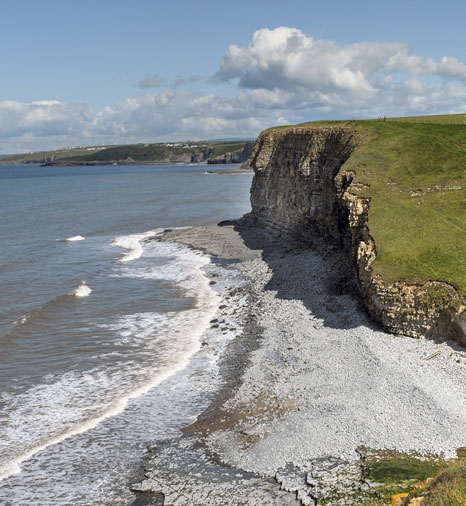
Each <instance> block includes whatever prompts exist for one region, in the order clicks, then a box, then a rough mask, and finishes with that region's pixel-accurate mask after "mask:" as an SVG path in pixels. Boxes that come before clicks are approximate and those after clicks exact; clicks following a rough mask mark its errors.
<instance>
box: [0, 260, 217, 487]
mask: <svg viewBox="0 0 466 506" xmlns="http://www.w3.org/2000/svg"><path fill="white" fill-rule="evenodd" d="M209 262H210V257H207V256H205V262H204V263H203V264H198V265H196V268H197V269H198V271H199V274H200V276H199V279H200V281H201V282H202V285H203V286H200V287H199V292H200V295H199V297H200V298H201V293H203V294H204V295H206V296H207V297H208V301H205V300H204V301H203V304H202V308H203V315H202V317H201V318H200V320H199V321H198V323H197V325H195V326H194V328H193V332H192V334H191V336H192V339H191V341H192V342H191V346H190V348H188V349H187V350H186V352H185V354H184V356H183V357H180V360H179V361H178V363H177V364H176V365H175V366H173V367H171V368H170V369H169V370H167V371H165V372H160V373H159V374H157V375H156V376H155V377H154V378H152V379H151V380H150V381H148V382H147V383H145V384H143V385H141V386H139V387H138V388H136V389H135V390H133V391H131V392H129V393H128V394H127V395H126V396H124V397H122V398H120V399H118V400H117V401H115V402H114V403H113V406H112V407H111V408H109V409H108V410H107V411H106V412H105V413H102V414H100V415H97V416H95V417H93V418H90V419H89V420H86V421H84V422H82V423H81V424H80V425H78V426H76V427H72V428H70V429H68V430H66V431H65V432H63V433H62V434H59V435H57V436H54V437H52V438H51V439H49V440H48V441H46V442H44V443H39V444H37V445H35V446H33V447H32V448H30V449H29V450H27V451H25V452H24V453H22V454H21V455H18V456H17V457H15V458H14V459H13V460H12V461H10V462H9V463H7V464H6V465H3V466H2V467H1V468H0V481H2V480H4V479H6V478H9V477H10V476H12V475H14V474H18V473H20V472H21V463H22V462H24V461H26V460H28V459H30V458H31V457H33V456H34V455H35V454H37V453H39V452H41V451H42V450H45V449H46V448H48V447H49V446H53V445H56V444H58V443H61V442H62V441H64V440H65V439H68V438H69V437H72V436H77V435H79V434H83V433H84V432H87V431H88V430H91V429H94V428H95V427H97V425H99V424H100V423H101V422H102V421H104V420H106V419H107V418H111V417H113V416H116V415H118V414H120V413H122V412H123V411H124V410H125V408H126V406H127V405H128V402H129V401H130V400H131V399H135V398H137V397H140V396H141V395H143V394H145V393H146V392H148V391H149V390H150V389H152V388H154V387H156V386H157V385H159V384H160V383H162V381H164V380H165V379H167V378H169V377H170V376H172V375H173V374H176V373H177V372H179V371H182V370H183V369H185V368H186V367H187V366H188V364H189V361H190V359H191V357H192V356H193V355H194V354H195V353H196V352H197V351H199V350H200V349H201V339H200V338H201V336H202V334H203V333H204V331H205V330H206V329H207V328H208V327H209V322H210V320H211V319H212V318H213V316H214V314H215V313H216V312H217V310H218V308H219V305H220V300H221V297H220V296H219V295H218V294H217V293H215V292H214V290H213V289H212V288H211V287H210V286H209V280H208V278H207V277H206V275H205V274H204V272H203V271H202V267H203V266H204V265H206V264H208V263H209ZM206 302H207V303H206Z"/></svg>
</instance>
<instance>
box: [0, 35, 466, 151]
mask: <svg viewBox="0 0 466 506" xmlns="http://www.w3.org/2000/svg"><path fill="white" fill-rule="evenodd" d="M201 80H202V79H201V77H200V76H198V75H192V76H188V77H179V78H177V79H175V80H174V81H172V82H168V81H166V80H164V79H162V78H161V77H160V76H159V75H157V74H150V75H147V76H145V77H144V78H143V79H142V80H141V81H140V83H139V86H140V87H141V88H153V87H160V86H165V87H167V86H168V87H169V88H171V89H169V90H165V91H159V92H157V93H145V94H140V95H137V96H134V97H129V98H126V99H124V100H121V101H119V102H117V103H114V104H110V105H107V106H106V107H104V108H102V109H101V110H100V111H92V109H91V108H90V107H89V106H88V105H86V104H73V103H69V104H64V103H60V102H57V101H53V100H51V101H38V102H33V103H30V104H23V103H19V102H15V101H5V102H1V103H0V150H3V152H5V151H8V150H9V149H14V150H15V151H21V150H28V149H29V148H31V149H39V148H46V147H47V148H49V147H54V146H57V145H60V146H62V145H76V144H86V143H87V144H89V143H93V144H96V143H111V142H118V143H120V142H121V143H123V142H146V141H163V140H173V139H180V140H182V139H189V138H212V137H253V136H255V135H257V134H258V133H259V132H260V130H261V129H263V128H266V127H269V126H271V125H276V124H285V123H297V122H301V121H309V120H314V119H326V118H363V117H377V116H399V115H403V114H425V113H429V114H435V113H455V112H465V111H466V63H465V62H462V61H460V60H458V59H456V58H453V57H450V56H444V57H442V58H440V59H438V60H434V59H433V58H426V57H424V56H419V55H417V54H415V52H414V51H413V48H412V47H411V46H410V45H409V44H406V43H404V42H396V43H394V42H390V43H384V42H361V43H355V44H343V45H338V44H336V43H335V42H334V41H331V40H316V39H314V38H313V37H311V36H307V35H305V34H304V33H303V32H301V31H300V30H298V29H296V28H288V27H280V28H276V29H274V30H269V29H262V30H258V31H257V32H255V33H254V34H253V36H252V40H251V42H250V44H249V45H247V46H245V47H239V46H237V45H232V46H230V47H229V49H228V51H227V52H226V54H225V56H224V57H223V59H222V60H221V62H220V65H219V68H218V71H217V72H216V73H215V75H214V76H213V78H212V81H213V82H214V83H230V84H233V85H237V93H236V96H234V97H232V98H231V97H225V96H221V95H219V94H214V93H200V92H194V91H192V90H191V91H190V90H189V89H183V90H182V91H181V90H179V89H178V88H180V87H184V88H186V87H187V86H188V85H190V84H193V83H196V82H199V81H201ZM219 89H222V88H219ZM52 143H55V144H54V145H53V144H52ZM8 146H12V148H9V147H8ZM18 146H24V148H26V146H27V148H26V149H22V148H20V147H18Z"/></svg>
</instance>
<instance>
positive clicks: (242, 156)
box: [207, 141, 254, 164]
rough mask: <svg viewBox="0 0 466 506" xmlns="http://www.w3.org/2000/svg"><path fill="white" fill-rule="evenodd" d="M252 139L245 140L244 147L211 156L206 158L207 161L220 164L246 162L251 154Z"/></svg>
mask: <svg viewBox="0 0 466 506" xmlns="http://www.w3.org/2000/svg"><path fill="white" fill-rule="evenodd" d="M253 147H254V141H251V142H247V143H246V144H245V146H244V147H241V148H239V149H236V150H234V151H230V152H227V153H225V154H223V155H221V156H213V155H211V156H210V158H208V159H207V163H214V164H222V163H243V162H246V161H247V160H248V159H249V157H250V156H251V154H252V149H253Z"/></svg>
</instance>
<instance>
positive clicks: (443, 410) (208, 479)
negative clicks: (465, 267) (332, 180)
mask: <svg viewBox="0 0 466 506" xmlns="http://www.w3.org/2000/svg"><path fill="white" fill-rule="evenodd" d="M163 240H170V241H177V242H181V243H184V244H188V245H190V246H192V247H194V248H199V249H202V250H203V251H205V252H207V253H208V254H210V255H212V259H213V260H212V261H213V262H214V263H221V264H222V265H224V267H225V269H223V272H224V274H223V276H224V277H225V279H223V280H221V279H220V278H219V277H218V274H217V275H216V276H217V277H215V278H212V287H213V288H214V289H215V287H216V285H220V284H223V285H225V283H228V272H229V270H232V269H233V270H234V271H235V273H237V272H239V273H240V274H241V276H242V277H243V279H244V283H243V284H242V285H241V286H240V287H239V288H235V289H234V290H232V291H231V292H228V295H227V298H226V299H225V303H224V304H222V306H220V310H219V314H218V315H216V317H215V318H214V320H213V321H212V323H211V326H212V329H210V331H212V330H215V329H217V331H218V332H223V331H225V330H224V329H225V328H226V327H225V326H226V325H227V323H225V322H227V321H232V318H233V321H235V318H236V321H237V322H238V323H237V324H235V325H238V328H235V329H234V330H235V332H237V334H236V338H235V339H233V340H232V341H231V342H230V343H229V344H228V346H227V349H226V351H225V354H224V356H223V357H222V358H221V359H220V365H221V376H222V387H221V388H220V390H219V392H218V394H217V395H216V397H215V398H214V399H212V402H211V404H210V407H209V408H208V409H207V410H206V411H205V412H204V413H202V414H201V415H200V416H199V417H198V419H197V421H196V422H195V423H194V424H193V425H191V426H190V427H186V428H184V429H183V435H182V436H180V437H179V438H175V439H172V440H168V441H157V442H154V445H153V446H152V447H151V451H150V455H149V456H148V458H147V460H146V461H145V463H144V470H143V472H142V476H141V480H140V482H139V483H137V484H134V485H133V490H134V491H137V493H138V494H139V497H138V499H137V500H136V501H135V503H134V504H135V505H136V504H138V505H143V504H165V505H169V504H177V505H179V506H182V505H186V506H188V505H190V506H194V505H215V506H221V505H259V504H260V505H277V506H278V505H287V504H290V505H291V504H304V505H307V504H367V503H365V501H367V500H369V501H371V500H374V498H375V497H376V491H375V488H374V486H373V484H371V483H370V481H368V480H367V479H366V477H365V475H364V472H363V469H364V466H363V461H364V455H365V454H366V452H367V451H368V450H367V449H372V450H382V449H384V450H387V451H398V452H405V453H410V452H417V453H418V454H421V455H422V454H423V455H427V454H431V455H443V456H445V457H453V456H455V454H456V449H457V448H459V447H462V446H465V445H466V436H465V434H466V353H465V352H464V351H463V349H462V348H461V347H460V346H459V345H458V344H456V343H454V342H449V341H446V342H442V343H440V342H436V341H434V340H415V339H411V338H409V337H400V336H394V335H390V334H387V333H384V332H382V331H381V330H380V329H378V328H377V327H375V325H374V324H373V323H371V322H370V321H369V319H368V317H367V316H366V313H365V311H364V310H363V309H362V305H361V302H360V300H359V299H358V296H357V295H356V294H357V290H356V289H355V287H354V283H353V280H352V279H351V276H349V275H348V272H351V269H348V266H347V262H348V260H347V259H346V258H347V257H343V256H339V255H338V254H337V253H335V251H332V250H329V249H326V248H325V246H319V247H317V246H316V247H315V248H314V249H312V250H311V249H307V248H304V247H302V246H300V245H299V244H292V243H290V242H287V243H281V242H280V241H279V240H278V239H274V238H271V237H269V236H266V235H264V232H263V231H262V230H259V229H255V228H251V227H246V226H244V225H243V226H242V225H241V224H234V225H231V224H230V225H225V226H221V227H201V228H191V229H184V230H175V231H171V232H167V233H166V234H165V236H164V238H163ZM238 301H242V302H238ZM230 325H231V324H230ZM230 330H231V329H230ZM203 345H204V343H203ZM205 346H209V343H208V342H207V341H206V343H205ZM368 504H373V503H372V502H369V503H368Z"/></svg>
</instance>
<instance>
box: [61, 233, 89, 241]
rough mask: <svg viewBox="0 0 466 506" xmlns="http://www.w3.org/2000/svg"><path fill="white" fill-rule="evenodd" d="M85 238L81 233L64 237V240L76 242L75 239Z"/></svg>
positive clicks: (81, 239)
mask: <svg viewBox="0 0 466 506" xmlns="http://www.w3.org/2000/svg"><path fill="white" fill-rule="evenodd" d="M85 239H86V238H85V237H83V236H82V235H73V236H72V237H67V238H66V239H64V240H65V241H66V242H76V241H84V240H85Z"/></svg>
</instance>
